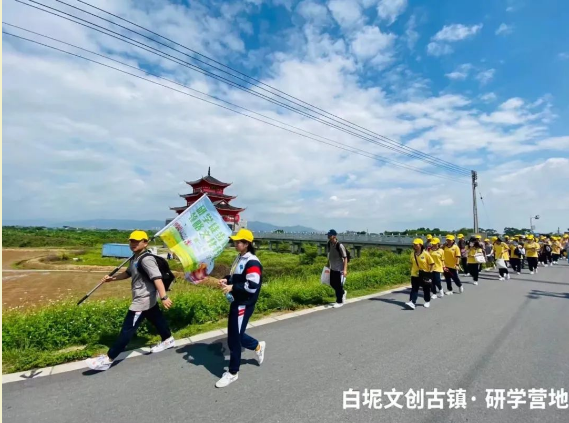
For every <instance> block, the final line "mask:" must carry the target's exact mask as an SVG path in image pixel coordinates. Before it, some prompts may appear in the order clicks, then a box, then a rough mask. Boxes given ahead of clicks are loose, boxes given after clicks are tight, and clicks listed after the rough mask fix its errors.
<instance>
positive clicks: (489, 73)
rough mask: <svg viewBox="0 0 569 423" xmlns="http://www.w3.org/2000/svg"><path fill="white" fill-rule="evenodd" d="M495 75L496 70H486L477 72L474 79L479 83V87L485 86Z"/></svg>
mask: <svg viewBox="0 0 569 423" xmlns="http://www.w3.org/2000/svg"><path fill="white" fill-rule="evenodd" d="M495 73H496V69H487V70H485V71H482V72H479V73H478V74H477V75H476V77H475V78H476V79H477V80H478V81H479V82H480V85H486V84H488V83H489V82H490V81H492V79H494V74H495Z"/></svg>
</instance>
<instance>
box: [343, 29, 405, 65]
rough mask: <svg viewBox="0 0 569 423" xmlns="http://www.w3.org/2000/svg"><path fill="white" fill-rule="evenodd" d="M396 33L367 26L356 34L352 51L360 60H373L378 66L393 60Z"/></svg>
mask: <svg viewBox="0 0 569 423" xmlns="http://www.w3.org/2000/svg"><path fill="white" fill-rule="evenodd" d="M395 38H396V37H395V35H393V34H385V33H383V32H381V30H380V29H379V28H378V27H377V26H365V27H363V28H362V30H361V31H359V32H358V33H356V34H355V37H354V40H353V41H352V44H351V46H352V51H353V53H354V55H355V56H356V57H357V58H358V60H372V61H373V62H374V64H376V65H378V66H384V65H386V64H388V63H389V62H391V61H392V60H393V59H392V54H393V44H394V41H395Z"/></svg>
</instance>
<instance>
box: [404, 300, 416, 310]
mask: <svg viewBox="0 0 569 423" xmlns="http://www.w3.org/2000/svg"><path fill="white" fill-rule="evenodd" d="M405 305H406V306H407V307H409V308H410V309H411V310H415V304H413V302H412V301H409V302H408V303H405Z"/></svg>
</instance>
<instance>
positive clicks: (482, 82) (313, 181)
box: [3, 0, 569, 231]
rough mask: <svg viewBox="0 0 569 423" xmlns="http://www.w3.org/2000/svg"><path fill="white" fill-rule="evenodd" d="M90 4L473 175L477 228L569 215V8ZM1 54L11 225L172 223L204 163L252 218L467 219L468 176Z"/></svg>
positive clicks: (95, 46) (48, 30)
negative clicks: (458, 179)
mask: <svg viewBox="0 0 569 423" xmlns="http://www.w3.org/2000/svg"><path fill="white" fill-rule="evenodd" d="M92 1H93V4H95V5H96V6H98V7H101V8H104V9H106V10H109V11H111V12H113V13H116V14H118V15H120V16H123V17H126V18H128V19H130V20H132V21H134V22H137V23H140V24H141V25H144V26H146V27H149V28H151V29H153V30H154V31H156V32H158V33H160V34H163V35H166V36H168V37H169V38H171V39H174V40H176V41H178V42H180V43H181V44H183V45H186V46H188V47H190V48H192V49H195V50H197V51H199V52H203V53H204V54H207V55H208V56H211V57H213V58H215V59H216V60H218V61H220V62H223V63H225V64H227V65H229V66H232V67H234V68H236V69H239V70H240V71H242V72H245V73H247V74H249V75H251V76H254V77H255V78H258V79H260V80H262V81H263V82H264V83H267V84H270V85H271V86H274V87H277V88H278V89H280V90H282V91H285V92H287V93H289V94H291V95H294V96H296V97H298V98H300V99H302V100H304V101H307V102H309V103H311V104H315V105H317V106H318V107H321V108H323V109H325V110H327V111H330V112H332V113H334V114H336V115H338V116H341V117H344V118H346V119H349V120H350V121H352V122H355V123H357V124H358V125H361V126H363V127H366V128H369V129H372V130H373V131H375V132H378V133H381V134H382V135H386V136H388V137H390V138H392V139H395V140H398V141H401V142H403V143H405V144H407V145H409V146H411V147H413V148H416V149H418V150H420V151H422V152H424V153H428V154H432V155H434V156H436V157H439V158H443V159H445V160H447V161H450V162H452V163H455V164H457V165H459V166H461V167H466V168H468V169H471V168H475V169H476V170H478V171H479V174H480V189H481V192H482V194H483V195H484V204H485V205H484V209H481V211H480V213H481V217H480V220H481V225H482V226H484V227H495V228H497V229H501V228H503V227H504V226H522V225H526V226H527V220H528V217H529V215H530V214H540V215H541V216H542V219H541V221H540V225H542V227H541V230H552V229H556V228H557V227H558V226H561V227H562V228H563V227H566V226H567V224H568V222H567V220H566V216H567V211H568V210H569V196H568V195H567V194H566V186H567V183H568V182H569V166H568V165H569V156H568V154H567V148H569V128H568V126H569V125H568V123H567V122H569V86H568V83H567V78H566V75H567V74H569V45H568V43H567V40H568V39H569V28H568V27H567V25H566V22H568V21H569V5H567V4H566V2H562V1H544V2H533V1H529V0H494V1H490V0H486V1H458V2H457V1H413V0H330V1H321V2H318V1H313V0H303V1H300V2H298V1H290V0H273V1H247V2H242V1H239V2H181V3H180V2H177V3H168V2H149V1H148V2H141V1H138V2H134V1H110V0H106V1H103V0H92ZM45 2H46V3H47V4H49V5H50V6H52V7H56V8H60V9H62V10H66V11H69V12H70V13H74V14H77V15H79V16H82V17H84V18H88V19H93V18H92V17H88V16H86V15H82V14H81V13H80V12H77V11H76V10H75V11H73V10H72V9H69V8H66V7H65V6H63V5H62V4H60V3H57V2H55V1H53V0H45ZM71 3H72V4H74V5H75V4H76V5H77V6H78V7H82V8H84V7H85V6H84V5H82V4H80V3H75V2H73V1H71ZM190 5H191V6H190ZM4 20H5V21H6V22H9V23H12V24H15V25H20V26H23V27H25V28H28V29H30V30H34V31H37V32H39V33H42V34H45V35H49V36H52V37H55V38H58V39H61V40H65V41H68V42H73V43H75V44H77V45H79V46H81V47H83V48H86V49H89V50H92V51H95V52H100V53H103V54H108V55H111V56H112V57H113V58H114V59H116V60H121V61H123V62H126V63H128V64H129V65H131V66H135V67H138V68H140V69H142V70H150V71H152V72H155V73H158V74H160V75H162V76H165V77H168V78H170V79H173V80H176V81H178V82H180V83H183V84H186V85H188V86H190V87H192V88H195V89H198V90H200V91H203V92H208V93H211V94H214V95H217V96H219V97H220V98H224V99H226V100H228V101H231V102H234V103H236V104H239V105H241V106H244V107H247V108H250V109H253V110H255V111H257V112H259V113H263V114H265V115H269V116H274V117H278V118H279V119H281V120H284V121H286V122H287V123H289V124H291V125H294V126H297V127H299V128H302V129H304V130H308V131H311V132H313V133H317V134H319V135H322V136H326V137H327V138H330V139H333V140H335V141H337V142H339V143H343V144H346V145H349V146H351V147H354V148H359V149H364V150H366V151H369V152H370V153H372V154H377V155H381V156H384V157H388V158H390V159H393V160H397V161H399V162H402V163H406V164H408V165H412V166H417V167H420V168H422V169H423V170H425V171H427V172H429V173H440V172H441V171H440V170H439V169H437V168H433V167H430V166H428V165H427V164H425V163H424V162H420V161H417V160H409V158H408V157H405V156H400V155H396V154H394V153H393V152H392V151H390V150H386V149H384V148H382V147H379V146H377V145H371V144H369V143H367V142H365V141H362V140H360V139H358V138H354V137H351V136H349V135H347V134H344V133H342V132H339V131H335V130H333V129H330V128H328V127H326V126H323V125H321V124H319V123H317V122H314V121H310V120H308V119H305V118H303V117H301V116H299V115H297V114H294V113H291V112H289V111H286V110H283V109H280V108H278V107H276V106H274V105H272V104H269V103H267V102H264V101H262V100H259V99H257V98H253V97H252V96H249V95H247V94H246V93H243V92H241V91H239V90H235V89H233V88H228V87H227V86H226V85H224V84H222V83H219V82H216V81H213V80H211V79H208V78H205V77H203V76H201V75H199V74H196V73H195V72H192V71H190V70H188V69H187V68H184V67H181V66H178V65H173V64H172V63H171V62H168V61H166V60H164V59H160V58H157V57H156V56H154V55H151V54H149V53H147V52H144V51H142V50H138V49H136V48H134V47H132V46H129V45H127V44H123V43H121V42H119V41H117V40H115V39H111V38H108V37H106V36H104V35H101V34H100V33H96V32H93V31H91V30H89V29H86V28H84V27H80V26H77V25H75V24H72V23H69V22H66V21H62V20H61V19H58V18H56V17H53V16H50V15H47V14H45V13H42V12H39V11H35V10H32V9H30V8H28V7H26V6H23V5H21V4H18V3H14V2H10V3H8V4H6V5H4ZM104 25H105V26H108V27H110V25H109V24H104ZM4 30H7V31H9V32H12V33H14V34H18V35H22V36H26V37H29V38H32V39H36V40H38V41H42V42H46V41H45V40H42V39H41V37H39V36H34V35H29V34H26V33H24V32H22V31H21V30H17V29H14V28H10V27H7V26H4ZM48 44H54V45H55V44H57V43H54V42H48ZM59 47H61V46H59ZM65 49H66V50H69V51H71V50H72V49H71V48H68V47H65ZM161 49H163V48H162V47H161ZM163 50H164V51H167V50H166V49H163ZM169 53H171V54H174V55H176V56H177V57H180V58H183V59H187V57H184V56H182V55H179V54H177V53H172V52H171V51H169ZM90 57H91V56H90ZM3 58H4V63H3V73H4V92H3V101H4V108H3V122H4V130H3V132H4V134H3V138H4V151H3V153H4V154H3V165H4V187H3V188H4V190H3V191H4V192H3V200H4V207H3V212H4V219H10V220H13V219H21V220H25V219H37V218H46V219H66V220H70V219H72V220H73V219H75V220H81V219H87V218H102V217H109V218H140V219H151V218H156V219H162V218H165V217H171V212H170V211H169V210H168V207H170V206H177V205H180V199H179V197H178V194H181V193H186V192H187V191H188V189H187V187H186V186H185V184H184V182H183V181H184V180H192V179H196V178H197V177H199V176H200V175H203V174H205V173H206V171H207V167H208V166H212V173H213V174H214V176H216V177H218V178H219V179H222V180H226V181H229V182H233V186H232V187H231V188H230V189H229V190H228V191H230V193H232V194H235V195H238V198H237V199H236V200H235V201H234V203H235V204H236V205H238V206H243V207H247V211H246V212H245V214H244V218H245V219H248V220H262V221H267V222H271V223H275V224H283V225H284V224H303V225H308V226H313V227H316V228H318V229H326V228H327V227H336V228H338V229H341V230H343V229H361V228H369V229H370V230H372V229H373V230H375V231H380V230H386V229H403V228H406V227H410V226H430V227H445V228H453V227H463V226H467V225H469V224H470V222H471V221H472V217H471V216H470V211H469V210H470V202H471V194H470V192H469V186H468V185H467V184H459V183H455V182H452V181H446V180H442V179H439V178H436V177H432V176H426V175H423V174H418V173H414V172H410V171H407V170H402V169H400V168H396V167H393V166H389V165H385V164H383V163H382V162H378V161H374V160H370V159H368V158H364V157H361V156H355V155H353V154H348V153H346V152H343V151H341V150H337V149H334V148H332V147H328V146H325V145H321V144H317V143H313V142H311V141H309V140H306V139H304V138H301V137H298V136H295V135H293V134H290V133H287V132H284V131H282V130H279V129H275V128H271V127H267V126H266V125H263V124H262V123H259V122H254V121H250V120H248V119H247V118H244V117H242V116H238V115H234V114H231V113H230V112H227V111H224V110H222V109H219V108H216V107H215V106H211V105H204V104H203V103H200V102H199V101H196V100H191V99H189V98H187V97H185V96H182V95H179V94H176V93H173V92H172V91H168V90H166V89H164V88H160V87H157V86H153V85H151V84H149V83H147V82H144V81H140V80H135V79H133V78H132V77H128V76H126V75H121V74H119V73H117V72H114V71H111V70H108V69H105V68H102V67H100V66H97V65H95V64H91V63H86V62H83V61H80V60H78V59H74V58H71V57H69V56H65V55H62V54H60V53H56V52H53V51H48V50H46V49H45V48H41V47H37V46H31V45H29V44H26V43H24V42H22V41H18V40H15V39H13V38H10V37H9V36H4V37H3ZM97 60H101V59H100V58H99V59H97ZM103 61H104V59H103ZM140 75H143V73H140ZM178 88H179V87H178ZM447 176H451V177H452V178H455V176H454V175H449V174H448V173H447ZM464 182H468V181H467V180H465V181H464Z"/></svg>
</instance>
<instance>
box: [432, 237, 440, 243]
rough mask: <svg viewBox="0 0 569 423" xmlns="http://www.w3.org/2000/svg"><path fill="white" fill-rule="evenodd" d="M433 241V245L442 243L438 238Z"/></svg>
mask: <svg viewBox="0 0 569 423" xmlns="http://www.w3.org/2000/svg"><path fill="white" fill-rule="evenodd" d="M431 241H432V243H433V244H440V243H441V240H440V239H438V238H433V239H432V240H431Z"/></svg>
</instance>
